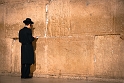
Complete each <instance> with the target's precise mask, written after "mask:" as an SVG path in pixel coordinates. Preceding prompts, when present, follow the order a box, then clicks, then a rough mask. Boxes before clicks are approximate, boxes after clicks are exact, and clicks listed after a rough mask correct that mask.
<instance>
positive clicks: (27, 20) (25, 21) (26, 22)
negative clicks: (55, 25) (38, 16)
mask: <svg viewBox="0 0 124 83" xmlns="http://www.w3.org/2000/svg"><path fill="white" fill-rule="evenodd" d="M23 23H25V24H34V22H32V21H31V19H30V18H26V20H24V21H23Z"/></svg>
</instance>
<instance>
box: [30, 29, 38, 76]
mask: <svg viewBox="0 0 124 83" xmlns="http://www.w3.org/2000/svg"><path fill="white" fill-rule="evenodd" d="M34 29H35V28H32V33H33V32H34ZM37 40H38V38H35V40H34V41H33V42H32V44H33V48H34V64H32V65H31V67H30V76H31V77H33V72H34V71H35V70H36V52H35V51H36V47H37V46H36V42H37Z"/></svg>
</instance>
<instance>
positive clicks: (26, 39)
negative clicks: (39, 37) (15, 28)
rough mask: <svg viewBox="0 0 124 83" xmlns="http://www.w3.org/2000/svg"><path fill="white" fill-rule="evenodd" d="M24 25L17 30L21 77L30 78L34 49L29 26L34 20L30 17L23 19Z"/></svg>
mask: <svg viewBox="0 0 124 83" xmlns="http://www.w3.org/2000/svg"><path fill="white" fill-rule="evenodd" d="M23 23H24V24H25V27H24V28H23V29H21V30H20V31H19V42H20V43H21V44H22V45H21V78H31V76H29V74H30V66H31V65H32V64H34V49H33V45H32V42H33V41H34V40H35V38H34V37H33V36H32V31H31V26H32V24H34V22H32V21H31V19H30V18H26V20H24V21H23Z"/></svg>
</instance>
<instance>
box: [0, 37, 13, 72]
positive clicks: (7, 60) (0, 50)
mask: <svg viewBox="0 0 124 83" xmlns="http://www.w3.org/2000/svg"><path fill="white" fill-rule="evenodd" d="M0 42H1V43H0V66H1V68H0V74H2V73H4V74H6V73H10V72H11V65H12V63H11V61H12V60H11V58H12V55H11V54H12V49H11V47H12V39H7V38H6V39H0Z"/></svg>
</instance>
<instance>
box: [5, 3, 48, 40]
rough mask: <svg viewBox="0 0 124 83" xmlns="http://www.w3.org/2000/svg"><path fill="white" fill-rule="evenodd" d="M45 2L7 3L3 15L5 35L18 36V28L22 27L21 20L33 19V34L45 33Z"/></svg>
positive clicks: (42, 34)
mask: <svg viewBox="0 0 124 83" xmlns="http://www.w3.org/2000/svg"><path fill="white" fill-rule="evenodd" d="M45 4H46V3H45V2H44V3H42V2H40V3H38V2H30V3H28V2H25V3H19V2H18V3H7V4H6V15H5V29H6V37H8V38H14V37H18V31H19V29H21V28H23V26H24V24H23V20H25V19H26V18H31V19H32V21H34V27H33V28H35V29H34V35H38V36H44V35H45Z"/></svg>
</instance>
